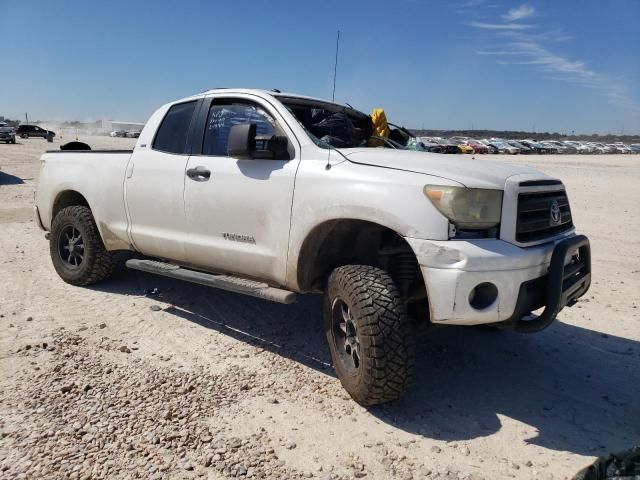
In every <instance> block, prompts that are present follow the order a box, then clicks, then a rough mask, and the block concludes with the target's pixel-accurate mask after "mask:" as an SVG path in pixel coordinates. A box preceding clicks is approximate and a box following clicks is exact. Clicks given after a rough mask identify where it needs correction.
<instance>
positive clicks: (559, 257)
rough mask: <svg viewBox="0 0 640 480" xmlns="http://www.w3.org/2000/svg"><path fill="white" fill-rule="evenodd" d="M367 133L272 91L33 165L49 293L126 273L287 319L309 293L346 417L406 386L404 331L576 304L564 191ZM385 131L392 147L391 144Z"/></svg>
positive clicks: (577, 264)
mask: <svg viewBox="0 0 640 480" xmlns="http://www.w3.org/2000/svg"><path fill="white" fill-rule="evenodd" d="M372 129H373V127H372V120H371V117H370V116H368V115H366V114H364V113H361V112H359V111H357V110H354V109H353V108H352V107H350V106H342V105H336V104H334V103H331V102H327V101H323V100H318V99H313V98H308V97H303V96H298V95H290V94H285V93H280V92H278V91H263V90H242V89H216V90H210V91H207V92H205V93H201V94H198V95H194V96H192V97H188V98H185V99H182V100H179V101H176V102H172V103H169V104H167V105H164V106H162V107H161V108H159V109H158V110H157V111H156V112H155V113H154V114H153V115H152V116H151V118H150V119H149V120H148V122H147V124H146V126H145V127H144V129H143V131H142V133H141V134H140V138H139V139H138V142H137V144H136V146H135V148H134V149H133V150H132V151H88V150H84V151H83V150H78V151H50V152H47V153H45V154H44V155H43V157H42V171H41V173H40V179H39V183H38V190H37V193H36V202H35V207H34V209H35V215H36V218H37V221H38V224H39V225H40V227H41V228H42V229H43V230H45V231H47V232H48V233H47V238H48V239H49V242H50V253H51V259H52V261H53V265H54V267H55V269H56V271H57V272H58V274H59V275H60V277H62V279H63V280H64V281H66V282H68V283H71V284H73V285H89V284H92V283H95V282H99V281H102V280H105V279H107V278H109V277H110V276H111V274H112V272H113V270H114V264H115V260H114V255H113V253H114V252H116V251H119V250H129V251H134V252H137V253H138V254H139V255H138V257H139V258H136V259H130V260H128V261H127V266H128V267H130V268H135V269H138V270H143V271H147V272H153V273H156V274H160V275H165V276H169V277H173V278H176V279H182V280H186V281H191V282H195V283H200V284H204V285H209V286H212V287H217V288H223V289H226V290H231V291H234V292H240V293H244V294H248V295H253V296H256V297H260V298H263V299H267V300H272V301H277V302H282V303H291V302H293V301H294V300H295V298H296V295H297V294H299V293H323V294H324V296H325V299H326V301H325V307H324V309H325V312H324V328H325V331H326V336H327V340H328V344H329V349H330V352H331V357H332V360H333V364H334V368H335V370H336V373H337V376H338V377H339V379H340V381H341V382H342V384H343V386H344V388H345V389H346V390H347V391H348V392H349V394H350V395H351V396H352V397H353V398H354V399H355V400H356V401H357V402H359V403H360V404H363V405H372V404H376V403H382V402H386V401H389V400H393V399H395V398H398V397H399V396H400V395H401V394H402V393H403V392H404V390H405V389H406V388H407V386H408V385H409V383H410V381H411V376H412V368H413V356H414V348H415V346H414V331H415V328H416V327H417V326H420V325H421V324H425V325H431V324H441V325H479V324H493V325H495V326H498V327H500V328H510V329H514V330H516V331H521V332H534V331H539V330H542V329H543V328H545V327H547V326H548V325H550V324H551V323H552V322H553V321H554V319H555V318H556V315H557V314H558V312H559V311H560V310H561V309H562V308H563V307H565V306H571V305H573V304H574V303H575V302H576V301H577V299H578V298H579V297H581V296H582V295H584V293H585V292H586V291H587V289H588V288H589V284H590V280H591V264H590V249H589V242H588V240H587V238H586V237H584V236H582V235H576V234H575V231H574V225H573V222H572V216H571V211H570V208H569V201H568V199H567V194H566V192H565V188H564V186H563V184H562V183H561V182H560V181H559V180H556V179H554V178H551V177H549V176H547V175H545V174H543V173H540V172H539V171H537V170H534V169H532V168H527V167H522V166H513V165H508V164H506V163H492V162H485V161H480V160H474V159H472V158H470V157H467V156H456V155H437V154H431V153H425V152H417V151H408V150H402V149H389V148H374V147H373V145H380V143H379V142H372V139H373V136H372V131H373V130H372ZM392 133H393V132H392Z"/></svg>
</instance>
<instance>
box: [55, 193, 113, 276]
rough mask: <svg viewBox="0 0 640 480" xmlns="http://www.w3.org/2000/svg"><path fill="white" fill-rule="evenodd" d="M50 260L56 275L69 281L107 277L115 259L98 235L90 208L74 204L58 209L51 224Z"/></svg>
mask: <svg viewBox="0 0 640 480" xmlns="http://www.w3.org/2000/svg"><path fill="white" fill-rule="evenodd" d="M49 252H50V254H51V261H52V262H53V266H54V268H55V269H56V272H58V275H60V277H61V278H62V279H63V280H64V281H65V282H67V283H70V284H72V285H91V284H93V283H97V282H99V281H101V280H106V279H107V278H109V277H110V276H111V275H112V274H113V271H114V268H115V261H114V259H113V256H112V255H111V253H110V252H108V251H107V250H106V248H105V247H104V244H103V243H102V238H100V233H99V232H98V227H97V225H96V222H95V220H94V219H93V215H92V214H91V210H89V208H87V207H84V206H81V205H75V206H72V207H66V208H63V209H62V210H60V212H58V214H57V215H56V217H55V219H54V220H53V224H52V225H51V236H50V239H49Z"/></svg>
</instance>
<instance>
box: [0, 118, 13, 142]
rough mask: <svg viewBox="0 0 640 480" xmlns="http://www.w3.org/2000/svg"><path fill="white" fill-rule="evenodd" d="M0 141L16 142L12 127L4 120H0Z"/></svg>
mask: <svg viewBox="0 0 640 480" xmlns="http://www.w3.org/2000/svg"><path fill="white" fill-rule="evenodd" d="M0 142H5V143H16V134H15V132H14V131H13V127H10V126H9V125H7V124H6V123H4V122H0Z"/></svg>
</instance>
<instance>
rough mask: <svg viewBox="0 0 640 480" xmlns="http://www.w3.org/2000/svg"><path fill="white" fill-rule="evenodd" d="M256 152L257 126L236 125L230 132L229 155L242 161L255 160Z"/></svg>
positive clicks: (253, 124)
mask: <svg viewBox="0 0 640 480" xmlns="http://www.w3.org/2000/svg"><path fill="white" fill-rule="evenodd" d="M255 151H256V124H255V123H243V124H241V125H234V126H233V127H231V131H230V132H229V141H228V142H227V155H229V156H230V157H233V158H239V159H241V160H249V159H251V158H253V154H254V152H255Z"/></svg>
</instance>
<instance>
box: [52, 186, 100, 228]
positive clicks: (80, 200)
mask: <svg viewBox="0 0 640 480" xmlns="http://www.w3.org/2000/svg"><path fill="white" fill-rule="evenodd" d="M74 205H82V206H83V207H87V208H88V209H89V210H92V209H91V205H89V202H88V201H87V199H86V197H85V196H84V195H82V194H81V193H80V192H78V191H77V190H72V189H66V190H62V191H60V192H58V194H57V195H56V197H55V199H54V201H53V204H52V205H51V221H52V222H53V220H54V219H55V218H56V215H57V214H58V212H59V211H60V210H62V209H63V208H66V207H72V206H74ZM92 211H93V210H92Z"/></svg>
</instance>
